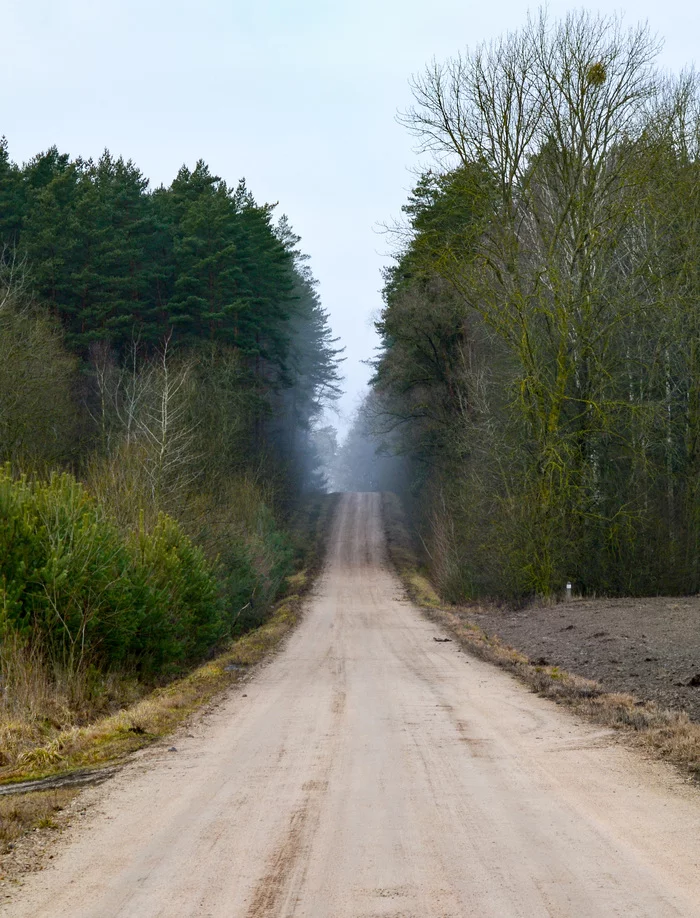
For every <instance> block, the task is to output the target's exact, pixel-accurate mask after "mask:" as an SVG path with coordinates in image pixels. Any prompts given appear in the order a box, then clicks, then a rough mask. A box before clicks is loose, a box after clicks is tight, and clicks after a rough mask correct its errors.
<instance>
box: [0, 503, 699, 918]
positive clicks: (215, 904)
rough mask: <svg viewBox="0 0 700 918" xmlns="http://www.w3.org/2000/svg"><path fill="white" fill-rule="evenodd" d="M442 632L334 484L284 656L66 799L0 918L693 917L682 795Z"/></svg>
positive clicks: (687, 804) (695, 848)
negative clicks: (67, 826) (410, 597)
mask: <svg viewBox="0 0 700 918" xmlns="http://www.w3.org/2000/svg"><path fill="white" fill-rule="evenodd" d="M441 636H442V635H441V633H440V631H439V630H438V628H437V627H436V626H435V625H434V624H432V623H430V622H428V621H427V620H425V619H424V618H423V617H422V616H421V614H420V613H419V612H418V611H417V610H416V609H415V608H413V607H412V606H411V605H410V604H409V603H408V602H407V601H406V600H405V599H404V597H403V594H402V591H401V587H400V585H399V583H398V581H397V579H396V578H395V576H394V575H393V574H392V573H391V572H390V571H389V570H388V568H387V565H386V561H385V550H384V536H383V528H382V521H381V515H380V500H379V496H378V495H375V494H349V495H345V496H344V497H343V499H342V501H341V503H340V506H339V510H338V514H337V518H336V521H335V526H334V532H333V537H332V544H331V546H330V550H329V560H328V564H327V566H326V569H325V572H324V574H323V576H322V578H321V580H320V582H319V584H318V586H317V589H316V591H315V594H314V596H313V597H312V599H311V600H310V602H309V608H308V610H307V613H306V616H305V618H304V621H303V622H302V624H301V626H300V627H299V629H298V630H297V631H296V632H295V633H294V634H293V635H292V637H291V639H290V640H289V642H288V644H287V646H286V648H285V649H284V651H283V652H282V653H280V654H279V655H277V656H276V657H275V658H274V659H273V660H272V661H271V662H270V664H269V665H267V666H265V667H263V668H262V669H261V670H260V671H259V672H258V673H257V674H256V675H255V676H254V678H253V679H251V681H250V682H248V683H247V684H246V686H245V688H244V689H242V690H241V689H238V690H233V691H232V692H231V693H230V694H229V695H227V696H226V698H225V699H224V700H223V702H222V704H221V705H220V706H219V707H218V708H217V709H216V710H215V711H214V712H213V713H212V715H211V716H210V717H208V718H203V719H200V721H199V722H198V723H196V724H195V726H194V727H191V728H190V733H192V734H194V735H191V736H182V737H181V738H179V739H178V741H177V748H178V751H177V753H168V752H166V751H165V749H163V750H162V751H159V752H155V751H150V752H148V753H146V754H145V755H142V756H141V757H139V759H138V760H137V761H136V762H134V763H133V764H132V765H130V766H129V767H128V768H126V769H125V770H124V771H123V772H122V774H121V775H120V776H119V777H118V778H116V779H115V780H114V781H113V782H112V783H111V784H110V785H109V786H108V787H107V788H102V789H100V790H95V791H92V790H91V791H88V792H86V793H87V794H88V795H93V799H95V800H96V801H97V803H96V804H95V805H94V806H93V807H92V809H91V811H90V815H89V816H88V818H87V819H86V824H85V825H83V826H82V827H81V828H80V829H79V830H77V831H75V832H72V831H71V833H69V838H68V844H66V845H65V846H64V847H63V849H62V850H61V851H60V853H59V854H58V855H57V856H56V858H55V859H54V860H53V862H52V864H51V866H50V867H49V868H48V869H46V870H44V871H43V872H41V873H38V874H36V875H33V876H31V877H30V878H29V879H28V880H27V883H26V885H25V886H24V888H23V889H22V890H20V891H19V893H18V894H17V896H16V898H15V899H14V900H12V901H11V902H10V904H9V906H6V907H5V911H4V912H2V914H6V915H11V916H13V918H30V916H31V918H117V916H119V918H166V916H167V918H224V916H225V918H273V916H276V918H281V916H299V918H379V916H385V918H400V916H402V918H464V916H471V915H473V916H478V918H490V916H493V918H496V916H498V918H509V916H523V918H539V916H567V918H579V916H580V918H584V916H586V918H593V916H595V918H600V916H611V915H620V916H626V918H630V916H648V918H665V916H700V844H699V842H700V795H699V794H698V792H697V791H696V790H695V789H694V788H692V787H690V786H686V785H684V784H683V783H682V782H681V780H680V779H679V778H677V777H675V776H674V774H673V772H672V771H671V770H670V769H668V768H666V767H665V766H663V765H660V764H656V763H649V762H646V761H644V760H643V759H641V758H640V757H639V756H638V755H637V754H636V753H634V752H632V751H630V750H627V749H624V748H622V747H620V746H619V745H617V744H616V743H614V742H612V740H611V734H610V733H609V732H607V731H601V730H600V729H596V728H593V727H591V726H590V725H586V724H582V723H580V722H579V721H578V720H577V719H576V718H574V717H572V716H571V715H570V714H568V713H566V712H563V711H560V710H559V709H557V708H556V706H554V705H553V704H552V703H551V702H548V701H546V700H544V699H541V698H538V697H537V696H535V695H532V694H531V693H529V692H528V691H527V689H525V688H524V687H523V686H521V685H519V684H518V683H517V682H515V680H513V679H512V678H511V677H510V676H508V675H506V674H505V673H503V672H501V671H499V670H498V669H496V668H493V667H491V666H489V665H488V664H486V663H483V662H481V661H479V660H476V659H474V658H471V657H469V656H467V655H466V654H464V653H462V652H460V651H459V650H458V648H457V646H456V644H454V643H450V642H440V641H437V640H435V638H440V637H441ZM244 694H245V695H246V696H247V697H243V695H244Z"/></svg>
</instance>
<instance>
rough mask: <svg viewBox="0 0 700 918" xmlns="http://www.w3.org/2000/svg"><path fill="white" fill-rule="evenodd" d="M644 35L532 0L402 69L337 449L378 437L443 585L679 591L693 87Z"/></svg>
mask: <svg viewBox="0 0 700 918" xmlns="http://www.w3.org/2000/svg"><path fill="white" fill-rule="evenodd" d="M660 47H661V45H660V42H659V41H658V40H657V39H656V38H655V37H654V36H653V35H651V33H650V32H649V29H648V28H647V27H646V26H644V25H641V26H634V27H631V28H628V27H627V26H625V25H624V24H623V23H622V21H621V20H620V19H618V18H614V17H613V18H610V17H601V16H597V15H594V14H591V13H588V12H585V11H581V12H578V13H573V14H569V15H568V16H567V17H566V18H564V19H562V20H557V21H554V20H552V19H551V18H550V17H549V16H548V15H547V14H546V13H544V12H542V13H540V14H539V15H536V16H531V17H530V18H529V19H528V22H527V24H526V26H525V27H524V28H522V29H520V30H518V31H515V32H512V33H508V34H506V35H504V36H503V37H501V38H500V39H499V40H497V41H495V42H493V43H490V44H483V45H480V46H478V47H476V48H475V49H473V50H471V51H467V52H465V53H463V54H460V55H457V56H455V57H453V58H451V59H449V60H447V61H445V62H443V63H439V62H433V63H431V64H430V65H429V66H428V67H427V68H426V69H425V70H424V71H423V72H422V73H421V74H419V75H417V76H416V77H414V79H413V81H412V91H413V97H414V104H413V106H412V107H411V108H410V109H409V110H408V111H405V112H403V113H402V114H401V116H400V120H401V122H402V123H403V124H404V125H405V127H406V129H407V130H408V131H409V132H410V133H411V135H412V136H413V137H414V138H415V140H416V143H417V148H418V152H419V153H420V154H422V156H423V158H422V159H421V162H422V163H425V161H426V159H425V157H426V156H428V157H429V161H430V164H431V165H430V168H425V167H423V168H422V171H421V172H420V174H419V176H418V179H417V181H416V182H415V186H414V188H413V191H412V193H411V195H410V197H409V199H408V201H407V203H406V205H405V206H404V208H403V212H404V217H403V219H402V220H400V221H398V222H397V223H396V224H395V225H393V226H391V227H389V232H390V235H391V238H392V239H393V240H394V247H395V253H396V257H395V260H394V262H393V265H392V266H391V268H390V269H389V270H388V271H387V272H386V276H385V286H384V308H383V311H382V313H381V316H380V318H379V321H378V323H377V329H378V331H379V334H380V336H381V352H380V354H379V357H378V359H377V360H376V361H375V364H374V379H373V384H372V393H371V396H370V397H369V399H368V401H367V402H366V404H365V408H364V412H363V415H362V418H361V419H360V420H358V422H357V423H356V426H355V429H354V432H353V435H351V437H350V439H349V441H348V443H346V445H345V447H344V453H345V457H346V460H347V457H348V456H350V455H351V453H352V450H353V449H354V450H356V451H359V452H361V451H362V449H363V443H364V444H365V446H366V443H367V438H368V437H373V438H374V439H375V441H377V440H378V441H379V443H380V452H382V453H383V454H385V455H388V456H391V455H392V454H393V456H394V457H395V458H394V460H393V461H394V470H395V471H396V470H398V472H399V473H400V474H399V480H400V482H401V485H400V487H401V489H402V490H403V493H404V495H405V497H406V500H407V502H408V505H409V507H410V513H411V517H412V520H413V525H414V526H415V528H416V530H417V531H418V533H419V534H420V538H421V540H422V545H423V548H424V551H425V558H426V563H427V565H428V567H429V569H430V573H431V575H432V577H433V579H434V581H435V583H436V584H437V585H438V587H439V589H440V591H441V593H442V594H443V596H444V597H446V598H448V599H451V600H455V601H456V600H460V599H465V598H475V597H480V596H490V597H500V598H503V599H509V600H518V601H521V600H524V599H527V598H528V597H533V596H540V597H546V596H556V595H557V594H561V593H562V591H563V590H564V588H565V584H566V582H567V581H569V582H571V583H572V584H573V589H574V591H575V592H577V593H580V594H583V595H595V594H597V595H601V594H604V595H616V594H617V595H619V594H628V595H630V594H631V595H641V594H659V593H671V594H680V593H695V592H697V591H698V589H700V311H699V308H698V304H699V302H700V160H699V148H700V93H699V84H698V76H697V74H695V73H694V72H693V71H691V70H689V71H686V72H683V73H680V74H679V75H669V74H667V73H665V72H664V71H662V70H661V68H660V66H659V64H658V58H659V52H660ZM383 461H384V463H385V466H386V462H387V461H389V460H386V459H385V460H383Z"/></svg>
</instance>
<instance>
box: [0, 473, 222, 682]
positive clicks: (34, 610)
mask: <svg viewBox="0 0 700 918" xmlns="http://www.w3.org/2000/svg"><path fill="white" fill-rule="evenodd" d="M0 559H1V560H0V616H1V619H0V627H1V628H2V629H3V630H4V629H8V628H9V629H12V630H13V631H15V632H17V633H19V634H20V635H22V636H23V637H24V638H25V639H27V640H29V641H30V643H31V644H32V645H33V646H35V647H38V648H40V649H41V651H42V652H43V653H44V654H45V655H46V657H47V658H48V659H49V661H50V662H51V663H52V664H54V665H55V666H57V667H60V668H62V669H67V670H68V671H69V672H71V673H77V672H79V671H81V672H85V671H87V669H88V668H89V667H90V666H97V667H99V668H100V669H104V670H107V669H110V668H115V667H122V666H129V667H134V668H136V669H137V670H140V671H144V672H152V673H156V672H162V671H164V670H167V669H171V668H172V667H173V666H176V665H178V664H181V663H185V662H191V661H193V660H195V659H197V658H198V657H201V656H202V655H203V654H204V653H206V652H207V651H208V650H209V649H211V647H212V646H213V645H214V644H216V642H217V641H218V640H220V638H221V637H222V636H223V635H224V634H225V632H226V625H225V621H224V615H223V611H222V608H221V604H220V602H219V600H218V597H217V583H216V580H215V578H214V575H213V572H212V570H211V568H210V566H209V565H208V564H207V562H206V560H205V558H204V555H203V554H202V552H201V551H200V550H199V549H198V548H196V547H195V546H194V545H193V544H192V542H191V541H190V539H189V538H188V537H187V536H186V535H185V534H184V533H183V532H182V530H181V529H180V528H179V527H178V525H177V523H176V522H175V521H174V520H172V519H170V518H169V517H167V516H164V515H161V516H160V517H158V520H157V522H156V524H155V525H154V526H153V527H152V529H151V530H147V529H146V527H145V526H144V525H143V524H142V525H141V526H140V527H139V529H138V531H137V532H135V533H132V534H131V535H130V536H127V537H124V536H123V535H122V534H121V533H120V531H119V530H118V528H117V527H116V526H115V525H114V523H113V522H112V521H111V520H110V519H109V518H108V517H107V516H106V514H105V513H104V511H103V510H102V509H101V508H100V506H99V505H98V504H97V503H96V502H95V501H94V500H93V499H92V498H91V497H90V496H89V495H88V494H87V492H86V491H85V489H84V488H83V487H82V486H81V485H80V484H79V483H78V482H77V481H76V480H75V479H74V478H72V477H71V476H70V475H67V474H64V475H53V476H52V477H51V479H50V480H49V481H47V482H41V481H36V482H29V481H27V480H26V479H24V478H22V479H19V480H13V479H12V477H11V474H10V472H9V469H7V468H6V469H4V470H2V471H0Z"/></svg>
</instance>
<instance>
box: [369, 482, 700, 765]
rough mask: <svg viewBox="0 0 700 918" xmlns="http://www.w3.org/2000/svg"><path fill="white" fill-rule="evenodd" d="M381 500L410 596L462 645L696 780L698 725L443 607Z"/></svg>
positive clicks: (396, 515) (399, 521)
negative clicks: (542, 661) (546, 662)
mask: <svg viewBox="0 0 700 918" xmlns="http://www.w3.org/2000/svg"><path fill="white" fill-rule="evenodd" d="M391 498H392V499H391V500H386V499H385V501H384V504H383V509H384V522H385V527H386V534H387V544H388V551H389V557H390V559H391V561H392V563H393V564H394V566H395V568H396V570H397V573H398V575H399V577H400V578H401V580H402V582H403V584H404V586H405V587H406V591H407V593H408V595H409V596H410V598H411V600H412V601H413V602H414V603H416V605H418V606H420V607H421V608H422V609H423V610H424V612H425V614H426V615H427V616H428V617H429V618H430V619H431V620H433V621H435V622H436V623H437V624H439V625H441V626H442V627H443V628H445V629H446V630H447V631H449V632H450V633H451V634H452V635H453V636H454V638H455V639H456V640H457V641H458V642H459V644H460V645H461V646H462V647H464V649H465V650H468V651H470V652H471V653H473V654H475V655H476V656H478V657H480V658H481V659H482V660H486V661H488V662H489V663H495V664H496V665H498V666H500V667H502V668H504V669H507V670H508V671H509V672H511V673H513V674H514V675H515V676H517V677H518V678H519V679H520V680H521V681H522V682H524V683H526V684H527V685H529V686H530V687H531V688H532V689H533V691H535V692H537V693H538V694H539V695H543V696H545V697H546V698H551V699H552V700H553V701H555V702H556V703H557V704H563V705H566V706H567V707H569V708H571V709H572V710H574V711H575V712H576V713H577V714H581V715H583V716H586V717H589V718H591V719H592V720H594V721H595V722H596V723H599V724H603V725H605V726H608V727H612V728H614V729H616V730H620V731H621V733H622V735H623V736H624V737H625V739H626V740H627V741H628V742H631V743H633V744H634V745H635V746H640V747H642V748H644V749H646V750H648V751H649V752H651V753H652V754H653V755H655V756H656V757H658V758H660V759H663V760H664V761H667V762H670V763H671V764H673V765H676V766H678V767H679V768H681V769H682V770H683V771H685V772H686V774H689V775H690V776H692V777H693V778H694V779H695V780H700V724H699V723H696V722H694V721H691V720H690V718H689V717H688V715H687V714H685V713H683V712H675V711H669V710H666V709H665V708H661V707H659V706H658V705H657V704H654V703H653V702H642V701H639V700H638V699H636V698H634V697H632V696H631V695H626V694H614V693H610V692H605V691H604V690H603V689H602V687H601V686H600V685H599V684H598V683H597V682H593V681H591V680H590V679H584V678H582V677H581V676H576V675H573V674H572V673H568V672H565V671H564V670H561V669H560V668H559V667H557V666H539V665H537V664H534V663H533V662H532V661H531V660H529V659H528V658H527V657H526V656H525V655H524V654H522V653H520V652H519V651H517V650H515V649H513V648H512V647H509V646H508V645H507V644H504V643H503V642H502V641H501V640H499V638H498V637H496V636H494V635H489V634H487V632H486V631H484V630H483V628H481V627H480V626H479V625H477V624H475V623H474V622H473V621H470V619H469V609H468V608H461V607H454V608H445V606H444V605H443V604H442V602H441V600H440V597H439V596H438V594H437V593H436V592H435V590H434V589H433V587H432V585H431V584H430V582H429V581H428V580H427V578H426V577H425V576H424V575H423V574H422V573H420V571H419V570H418V565H417V552H416V550H415V547H414V546H413V545H412V544H411V540H410V536H409V533H408V529H407V527H406V525H405V522H404V521H403V517H402V515H401V509H400V507H397V503H396V498H395V496H394V495H391Z"/></svg>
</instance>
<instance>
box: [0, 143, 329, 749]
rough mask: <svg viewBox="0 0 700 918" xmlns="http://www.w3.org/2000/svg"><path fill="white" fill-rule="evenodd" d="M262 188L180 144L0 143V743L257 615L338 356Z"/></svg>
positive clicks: (108, 704) (81, 710)
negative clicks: (154, 172) (157, 178)
mask: <svg viewBox="0 0 700 918" xmlns="http://www.w3.org/2000/svg"><path fill="white" fill-rule="evenodd" d="M274 211H275V207H274V205H268V204H262V205H261V204H258V203H257V202H256V201H255V199H254V197H253V195H252V193H251V192H250V191H249V190H248V188H247V187H246V185H245V183H244V182H240V183H239V184H238V185H236V186H234V187H230V186H229V185H227V184H226V182H225V181H223V180H222V179H221V178H219V177H218V176H216V175H214V174H213V173H212V172H211V171H210V169H209V167H208V166H207V165H206V164H205V163H204V162H202V161H200V162H198V163H197V164H196V165H195V167H194V168H193V169H189V168H187V167H185V166H183V167H182V168H181V169H180V171H179V172H178V174H177V176H176V177H175V179H174V180H173V182H172V184H170V185H169V186H168V187H158V188H155V189H153V190H151V189H150V187H149V182H148V180H147V179H146V178H145V176H144V175H143V174H142V173H141V172H140V170H139V169H138V168H137V166H136V165H135V164H134V163H133V162H131V161H127V160H124V159H123V158H121V157H115V156H113V155H112V154H110V153H109V152H107V151H106V152H105V153H104V154H103V155H102V156H101V157H100V158H99V160H97V161H93V160H90V159H81V158H71V157H70V156H69V155H67V154H64V153H60V152H59V151H58V150H57V149H56V148H51V149H49V150H47V151H46V152H43V153H40V154H39V155H37V156H35V157H34V158H33V159H31V160H30V161H29V162H27V163H25V164H23V165H18V164H16V163H15V162H13V161H12V160H11V158H10V154H9V149H8V144H7V141H6V140H4V139H3V140H2V143H0V463H1V465H0V557H1V558H2V567H1V569H0V641H1V643H0V715H2V716H1V718H0V720H2V727H3V737H2V738H3V743H2V745H3V747H4V748H5V749H6V750H7V749H8V748H10V747H11V746H12V742H11V737H10V734H11V733H12V731H13V730H19V731H20V732H21V731H22V730H24V731H29V732H30V733H31V731H32V730H35V729H40V728H41V724H42V723H43V722H45V721H47V719H48V720H49V721H50V720H52V719H53V720H55V721H57V725H64V726H65V725H66V724H70V723H72V722H83V721H84V719H85V718H86V717H90V716H92V715H93V714H94V713H95V712H96V711H99V710H100V709H101V708H106V709H113V708H114V706H115V705H117V706H118V705H119V704H120V703H122V701H128V700H130V699H132V698H133V697H138V695H139V693H140V692H142V691H144V690H146V689H147V688H148V687H149V686H153V685H156V684H161V683H162V682H163V681H164V680H167V679H169V678H171V677H172V676H174V675H176V674H178V673H181V672H183V671H186V669H187V668H188V667H191V666H192V665H194V664H196V663H197V662H199V661H201V660H203V659H205V658H206V657H207V656H208V655H210V654H211V653H212V652H214V651H215V650H216V649H217V648H219V647H221V646H222V644H223V643H224V642H225V641H227V640H228V639H230V638H231V637H233V636H236V635H239V634H241V633H242V632H244V631H246V630H247V629H250V628H252V627H255V626H256V625H258V624H260V623H261V622H262V621H263V620H264V619H265V617H266V615H267V614H268V613H269V610H270V607H271V604H272V603H273V601H274V600H275V599H276V598H277V597H278V596H279V595H280V593H281V592H283V590H284V589H285V584H286V581H287V578H288V577H289V575H290V574H292V573H293V571H294V570H295V569H296V568H297V567H298V566H299V565H300V564H301V563H302V562H303V560H304V559H303V552H304V544H303V537H298V536H297V535H296V534H295V532H294V526H293V519H294V516H295V513H296V512H297V510H298V508H299V507H300V505H301V503H302V502H303V500H304V499H305V495H308V494H309V493H310V492H312V491H314V490H315V489H318V488H321V487H322V486H323V474H322V472H321V470H320V468H319V458H318V454H317V453H318V451H317V448H316V446H315V436H316V435H315V430H314V426H315V423H316V421H317V419H318V417H319V415H320V414H321V412H322V411H323V409H324V406H327V405H329V404H331V403H332V402H333V401H334V400H335V399H336V398H337V396H338V395H339V392H340V390H339V382H340V373H339V362H340V359H341V358H340V351H339V349H338V348H337V347H336V342H335V340H334V339H333V337H332V334H331V331H330V328H329V324H328V319H327V314H326V312H325V310H324V308H323V306H322V305H321V301H320V298H319V295H318V290H317V284H316V281H315V279H314V277H313V274H312V272H311V269H310V267H309V265H308V259H307V257H306V256H305V255H303V254H302V252H301V250H300V249H299V242H300V240H299V237H298V236H296V234H295V233H294V231H293V229H292V227H291V225H290V223H289V222H288V220H287V219H286V218H285V217H281V218H279V219H276V218H275V213H274ZM81 719H82V720H81ZM13 725H14V726H13ZM37 725H39V726H38V727H37ZM8 731H9V732H8ZM0 764H1V763H0Z"/></svg>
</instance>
